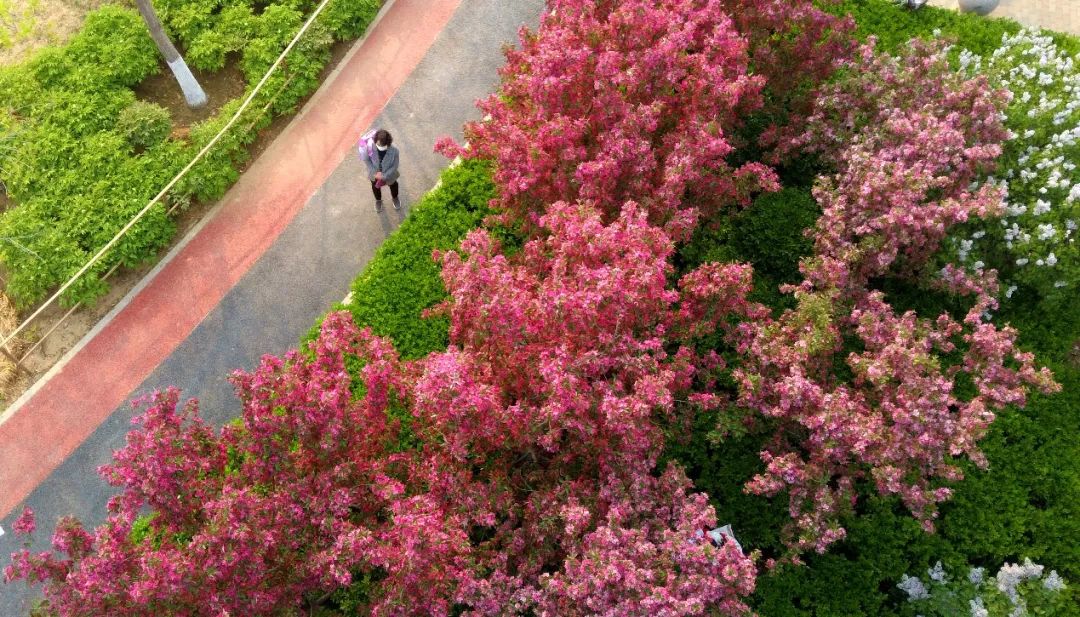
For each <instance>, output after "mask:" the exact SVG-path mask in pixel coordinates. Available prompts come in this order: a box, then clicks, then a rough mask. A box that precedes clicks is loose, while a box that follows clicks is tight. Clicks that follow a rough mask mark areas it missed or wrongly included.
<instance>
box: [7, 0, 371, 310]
mask: <svg viewBox="0 0 1080 617" xmlns="http://www.w3.org/2000/svg"><path fill="white" fill-rule="evenodd" d="M380 4H381V0H333V1H332V2H331V4H330V5H328V6H327V8H326V9H325V10H324V12H323V14H322V15H320V18H319V20H318V21H317V22H316V23H315V24H314V25H313V26H312V28H311V29H310V30H309V31H308V32H307V34H305V36H304V38H303V39H301V41H300V42H299V43H298V44H297V46H296V48H294V49H293V51H292V52H291V53H290V55H289V57H288V58H287V59H286V60H285V62H284V63H283V66H282V68H281V69H280V70H279V71H278V72H276V73H275V74H274V76H272V77H271V78H270V79H269V80H268V81H267V83H266V85H265V86H264V87H263V89H262V90H261V91H260V94H259V95H258V96H257V97H256V99H255V100H254V101H253V102H252V104H251V106H250V107H249V108H248V109H249V111H247V112H245V115H244V117H242V118H240V119H239V120H238V122H237V123H236V124H235V125H234V128H233V129H231V130H230V131H229V133H228V134H227V135H226V136H225V137H224V138H223V139H222V140H220V141H219V142H218V145H216V146H215V147H214V149H213V150H212V151H211V152H210V153H209V155H208V156H207V157H206V158H205V159H204V160H203V161H202V162H200V163H199V164H198V165H196V166H195V167H194V168H193V169H192V171H191V172H190V173H189V174H188V175H187V176H186V177H185V178H184V179H183V180H182V181H181V182H180V183H179V184H178V185H177V187H176V188H175V189H174V190H173V191H172V193H171V194H170V195H169V196H168V204H163V205H160V206H156V207H155V208H154V209H153V210H151V212H150V213H149V214H148V216H147V217H146V218H144V219H143V221H141V222H140V223H139V224H138V225H137V226H136V227H135V228H134V229H132V230H131V231H130V232H129V234H128V236H127V237H125V238H124V239H123V240H122V241H121V242H120V243H119V244H118V245H117V247H116V248H115V249H114V250H113V251H111V252H110V253H109V254H108V255H107V256H106V257H105V258H104V259H103V260H102V262H101V263H100V264H99V265H98V266H97V267H95V268H94V270H93V271H92V272H91V273H90V274H88V275H86V276H85V277H84V279H83V280H81V281H80V282H79V283H78V284H77V285H76V286H74V287H73V288H72V289H71V290H70V291H69V292H68V294H66V295H65V298H64V300H65V302H68V303H74V302H77V301H91V300H93V299H95V298H97V297H98V296H100V295H101V294H103V293H104V292H105V291H106V289H107V288H106V284H105V283H104V282H103V281H102V280H101V279H100V278H99V277H100V275H101V274H102V273H104V272H105V271H106V270H107V269H108V268H110V267H111V266H113V265H114V264H118V263H119V264H122V265H125V266H134V265H137V264H139V263H142V262H146V261H148V260H152V259H154V257H155V256H156V255H157V253H158V252H159V251H160V250H161V249H162V248H164V247H165V246H167V245H168V243H169V242H170V240H171V239H172V237H173V235H174V233H175V223H174V221H173V220H172V219H171V218H170V217H169V216H168V215H167V214H166V206H167V205H169V204H173V203H177V202H179V203H181V204H187V203H190V202H191V201H193V200H198V201H212V200H215V199H217V198H219V197H221V195H222V194H224V192H225V191H226V190H227V189H228V188H229V186H231V185H232V183H233V182H234V181H235V180H236V178H237V177H238V175H239V171H238V170H239V167H240V166H241V165H242V164H243V163H244V162H245V161H246V160H247V158H248V156H249V154H248V146H249V145H250V144H251V142H252V141H254V139H255V137H256V136H257V134H258V131H259V130H261V129H262V128H265V127H266V126H267V125H268V124H269V123H270V121H271V120H272V119H273V117H274V116H277V115H283V114H289V113H292V112H293V111H294V110H295V109H296V106H297V104H298V103H299V101H300V100H301V99H302V98H303V97H304V96H306V95H307V94H310V93H311V92H312V91H313V90H314V89H315V88H316V87H317V86H318V83H319V75H320V73H321V71H322V70H323V69H324V68H325V66H326V64H327V62H328V61H329V59H330V47H331V45H332V44H333V42H334V41H335V40H348V39H352V38H356V37H357V36H359V35H360V34H361V33H362V32H363V31H364V29H365V28H366V27H367V25H368V24H369V23H370V22H371V20H372V19H373V18H374V16H375V14H376V13H377V12H378V9H379V6H380ZM315 5H316V3H315V2H313V1H298V0H280V1H278V2H274V3H268V4H257V5H253V4H251V3H250V2H247V1H246V0H158V1H157V2H155V6H156V7H157V9H158V11H159V14H160V16H161V17H162V21H163V23H164V24H165V25H166V28H167V29H168V30H170V33H171V34H172V35H173V37H174V41H175V42H176V43H177V44H178V46H179V47H181V48H183V49H184V52H185V54H186V57H187V58H188V60H189V62H190V63H191V64H192V65H193V66H196V67H200V68H203V69H207V70H216V69H220V68H222V67H223V66H224V65H225V64H226V62H228V61H230V60H231V59H233V58H235V60H236V62H238V65H239V66H240V68H241V70H242V71H243V72H244V75H245V77H246V78H247V80H248V82H249V84H248V90H247V91H246V92H245V96H246V95H247V93H248V92H250V89H251V88H252V87H253V86H254V82H255V81H256V80H258V79H259V78H261V76H262V75H263V73H264V72H265V71H266V69H267V68H269V66H270V65H271V64H272V63H273V61H274V60H275V59H276V58H277V56H278V54H280V53H281V50H282V49H284V47H285V45H286V44H287V43H288V41H289V40H290V39H291V38H292V37H293V36H294V35H295V33H296V32H297V30H299V28H300V26H301V24H302V23H303V21H304V20H305V18H306V15H308V14H309V13H310V11H311V10H312V9H313V8H314V6H315ZM256 6H259V7H261V11H259V12H258V14H256V9H255V8H254V7H256ZM160 67H161V63H160V61H159V57H158V52H157V49H156V48H155V46H154V44H153V42H152V41H151V39H150V36H149V34H148V33H147V30H146V26H145V24H144V23H143V21H142V19H141V17H140V16H139V15H138V13H137V12H135V11H133V10H130V9H126V8H121V7H117V6H106V7H103V8H101V9H98V10H96V11H93V12H91V13H89V14H88V15H87V17H86V21H85V22H84V24H83V27H82V29H81V30H80V32H79V33H78V34H77V35H76V36H75V37H73V38H72V40H71V41H70V42H69V43H68V44H66V45H64V46H59V47H51V48H46V49H43V50H41V51H40V52H39V53H37V54H35V55H34V56H33V57H32V58H31V59H29V60H28V61H26V62H24V63H22V64H20V65H17V66H13V67H7V68H4V69H0V181H2V183H3V190H4V191H5V192H6V193H7V196H8V197H9V198H10V200H11V201H12V202H13V204H14V207H12V208H10V209H9V210H7V211H6V212H4V213H2V214H0V262H2V263H3V265H4V267H5V268H6V270H7V276H8V280H7V288H6V291H7V293H8V295H9V296H10V297H11V298H12V299H13V300H14V301H15V302H16V304H17V305H18V306H20V307H27V306H30V305H32V304H34V303H35V302H37V301H39V300H41V299H42V298H44V297H45V296H46V295H48V293H50V292H51V291H52V290H53V289H55V288H56V287H57V286H59V285H60V284H61V283H63V282H64V281H65V280H66V279H67V278H68V277H70V276H71V275H72V274H74V272H75V271H76V270H78V269H79V268H80V267H81V266H82V265H83V264H84V263H86V261H88V260H89V258H90V257H91V256H92V255H93V254H94V253H96V252H97V251H98V250H99V249H100V247H101V246H103V245H104V244H105V243H106V242H108V240H109V239H110V238H112V237H113V235H114V234H115V233H116V232H117V231H119V229H120V228H121V227H123V225H125V224H126V223H127V222H128V221H129V220H130V219H131V217H132V216H134V214H135V213H137V212H138V211H139V210H140V209H142V207H143V206H145V204H146V202H147V201H149V200H150V199H151V198H152V197H153V196H154V195H155V194H156V193H157V192H158V191H159V190H160V189H161V188H162V187H163V186H164V185H165V183H166V182H168V181H169V179H170V178H172V176H174V175H175V174H176V173H177V172H178V171H180V169H181V168H183V166H184V165H185V164H186V163H187V161H190V160H191V159H192V158H193V157H194V156H195V154H196V153H197V152H198V151H199V150H200V149H201V148H202V147H203V146H204V145H205V144H206V143H208V142H209V140H210V139H211V138H212V137H213V135H214V134H216V133H217V132H218V130H219V129H220V128H221V127H222V126H223V125H224V124H225V123H226V122H227V121H228V118H229V116H231V115H232V113H233V112H234V111H235V110H236V109H237V107H238V106H239V99H238V100H235V101H231V102H229V103H226V104H225V105H223V106H222V107H221V108H220V109H219V110H218V112H217V114H216V115H215V116H214V117H212V118H210V119H208V120H206V121H204V122H201V123H199V124H197V125H195V126H193V127H191V131H190V136H189V137H188V139H186V140H175V139H167V138H165V137H167V133H168V127H169V124H168V123H167V122H163V120H164V119H163V118H161V114H160V113H158V112H156V111H148V110H150V109H152V108H148V107H146V104H144V103H141V102H137V101H136V100H135V94H134V91H133V88H134V87H135V86H137V85H138V84H139V83H140V82H141V81H142V80H144V79H146V78H147V77H148V76H150V75H151V74H154V73H156V72H158V71H159V70H160ZM268 105H269V113H267V114H262V115H261V116H256V114H261V112H262V110H263V108H265V107H267V106H268Z"/></svg>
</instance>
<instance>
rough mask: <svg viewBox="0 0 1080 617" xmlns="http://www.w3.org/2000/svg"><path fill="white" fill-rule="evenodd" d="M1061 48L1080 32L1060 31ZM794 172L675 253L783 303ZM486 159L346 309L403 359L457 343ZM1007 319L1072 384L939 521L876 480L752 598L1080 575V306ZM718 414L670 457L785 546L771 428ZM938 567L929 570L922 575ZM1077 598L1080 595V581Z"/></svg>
mask: <svg viewBox="0 0 1080 617" xmlns="http://www.w3.org/2000/svg"><path fill="white" fill-rule="evenodd" d="M839 8H840V10H843V11H846V12H850V13H851V14H853V15H854V17H855V19H856V21H857V22H858V24H859V29H858V33H859V35H860V36H863V37H865V36H868V35H871V34H873V35H875V36H877V37H878V38H879V39H880V40H881V44H882V45H883V46H884V47H885V48H886V49H893V50H895V49H896V48H897V47H898V46H899V45H901V44H902V43H903V42H904V41H906V40H908V39H909V38H910V37H912V36H934V35H935V30H940V31H941V33H942V34H945V35H949V36H953V37H955V38H956V39H957V44H958V46H959V47H963V48H967V49H971V50H972V51H975V52H977V53H980V54H987V53H990V52H992V51H993V50H994V49H996V47H997V46H998V44H999V43H1000V41H1001V37H1002V35H1003V34H1005V33H1010V34H1011V33H1015V32H1017V31H1018V29H1019V26H1018V25H1017V24H1015V23H1013V22H1007V21H1000V20H986V19H979V18H973V17H970V16H964V15H958V14H956V13H953V12H950V11H942V10H936V9H924V10H922V11H918V12H909V11H905V10H903V9H899V8H897V7H895V6H893V5H891V4H890V3H889V2H887V0H846V1H844V2H842V3H841V6H840V7H839ZM1055 42H1056V43H1057V44H1058V45H1059V46H1060V47H1061V48H1063V49H1067V50H1080V41H1078V40H1077V39H1075V38H1072V37H1067V36H1064V35H1055ZM813 168H814V166H813V165H807V166H804V168H803V169H794V168H793V169H787V170H781V171H782V174H781V175H782V177H783V178H784V180H785V182H784V185H785V189H784V190H783V191H781V192H780V193H776V194H770V195H763V196H761V197H760V198H758V200H757V201H756V202H755V203H754V204H753V205H752V206H751V207H750V208H748V209H747V210H745V211H743V212H742V213H739V214H738V215H736V216H733V217H731V218H730V219H729V220H727V221H725V222H723V223H722V224H721V225H720V226H719V227H718V228H714V229H708V230H701V231H699V232H698V234H697V235H696V236H695V238H694V239H693V240H692V241H691V242H690V243H688V244H686V245H685V246H683V247H682V248H681V250H680V253H679V255H678V257H677V265H678V266H679V267H680V268H689V267H692V266H694V265H696V264H699V263H702V262H705V261H749V262H751V263H753V265H754V267H755V278H756V283H755V292H754V296H755V299H757V300H758V301H761V302H765V303H767V304H769V305H770V306H772V307H773V308H775V309H780V308H783V307H784V306H786V304H785V303H786V302H788V301H789V300H788V297H787V296H783V295H781V294H780V293H779V292H778V290H777V287H778V286H779V285H780V284H782V283H787V282H793V281H796V280H798V269H797V264H798V259H799V258H800V257H801V256H803V255H806V254H808V253H809V252H810V248H811V246H810V241H809V240H808V239H807V238H805V237H804V236H803V234H802V230H803V229H805V228H807V227H810V226H812V225H813V222H814V220H815V219H816V217H817V214H818V207H817V205H816V203H815V202H814V200H813V198H812V197H811V195H810V187H811V185H812V183H813V180H814V178H813V174H812V173H808V172H807V171H805V170H806V169H813ZM487 173H488V170H487V169H485V168H484V167H483V166H477V165H463V166H460V167H457V168H453V169H451V170H448V171H447V172H446V173H445V174H444V178H443V182H442V185H441V187H440V188H438V189H436V190H435V191H433V192H432V193H431V194H429V195H428V196H427V197H426V198H425V199H424V200H423V201H422V202H421V203H420V204H418V205H417V206H416V208H415V209H414V211H413V212H412V213H411V215H410V217H409V219H407V220H406V221H405V223H404V224H403V225H402V227H401V228H400V229H399V230H398V231H396V232H395V233H394V234H393V235H392V236H391V237H390V238H389V239H388V240H387V242H386V243H385V244H384V246H383V247H382V249H380V251H379V253H378V254H377V255H376V257H375V259H374V260H373V261H372V262H371V263H370V264H369V265H368V266H367V267H366V268H365V270H364V272H363V273H362V274H361V275H360V277H359V278H358V279H357V280H356V282H355V283H354V285H353V300H352V303H351V304H350V305H348V306H347V307H337V308H347V309H348V310H350V311H351V312H352V314H353V316H354V318H355V319H356V320H357V322H358V323H360V324H361V325H368V326H371V327H372V328H373V329H374V330H375V332H377V333H379V334H383V335H386V336H388V337H390V338H391V339H392V340H393V341H394V342H395V345H397V347H398V349H399V351H401V353H402V354H403V355H404V356H406V357H419V356H422V355H423V354H425V353H427V352H429V351H433V350H437V349H442V348H443V347H444V346H445V344H446V323H445V320H442V319H435V320H423V319H421V318H420V314H421V311H422V310H423V309H424V308H426V307H429V306H432V305H434V304H435V303H437V302H438V301H439V300H440V299H442V298H443V297H444V295H445V293H444V291H443V289H442V286H441V283H440V281H439V279H438V268H437V267H436V266H435V264H434V262H433V261H432V260H431V259H430V258H429V256H430V254H431V251H432V250H433V249H444V248H452V247H454V246H455V245H456V244H457V242H458V240H459V239H460V238H461V237H462V236H463V235H464V233H466V232H467V231H468V230H469V229H470V228H472V227H473V226H475V225H477V224H479V223H480V221H481V220H482V218H483V215H484V213H485V212H486V208H485V204H486V200H487V196H488V195H490V193H491V191H492V190H494V189H493V187H492V185H491V182H490V178H489V176H487ZM881 287H882V289H883V290H885V291H886V293H887V294H888V297H889V299H890V301H892V302H893V303H894V304H895V305H896V306H897V308H901V309H902V308H918V310H919V311H920V313H922V314H934V313H939V312H942V311H950V312H956V311H958V310H959V309H960V307H959V306H956V305H955V301H954V299H952V298H949V297H944V296H933V295H929V294H927V293H926V292H925V291H924V290H915V289H914V288H911V287H908V286H906V285H905V284H904V283H902V282H900V281H882V282H881ZM996 320H997V321H998V322H999V323H1006V322H1008V323H1011V324H1013V325H1014V326H1016V327H1017V328H1018V329H1019V330H1020V332H1021V339H1020V342H1021V346H1022V347H1024V348H1025V349H1028V350H1031V351H1033V352H1035V353H1036V355H1037V357H1038V359H1039V360H1040V362H1042V363H1044V364H1045V365H1047V366H1049V367H1050V368H1051V370H1053V371H1054V373H1055V375H1056V378H1057V379H1058V381H1059V382H1060V383H1061V384H1062V385H1063V392H1061V393H1060V394H1057V395H1054V396H1033V397H1032V398H1031V400H1030V401H1029V404H1028V406H1027V408H1026V409H1024V410H1022V411H1016V410H1012V411H1009V412H1006V413H1004V414H1002V415H1001V416H999V418H998V420H997V422H995V424H994V426H993V429H992V431H991V433H990V435H989V436H988V437H987V438H986V439H985V440H984V442H983V443H982V447H983V450H984V451H985V453H986V455H987V457H988V459H989V461H990V467H989V469H988V470H987V471H979V470H977V469H975V468H974V467H973V466H972V465H970V464H968V465H966V467H965V473H966V476H967V477H966V479H965V480H963V481H962V482H960V483H958V484H957V485H956V486H955V489H956V492H955V496H954V498H953V499H952V500H951V501H949V502H947V503H945V504H944V505H943V507H942V508H941V517H940V519H939V523H938V530H937V532H936V533H934V534H927V533H925V532H924V531H923V530H922V529H921V528H920V526H919V524H918V523H917V522H916V521H915V520H914V519H913V518H912V517H911V516H910V514H909V513H908V512H907V511H906V510H905V509H904V508H903V507H902V506H901V504H900V503H899V501H898V500H895V499H883V498H880V497H877V496H876V495H875V494H874V493H873V491H872V490H868V491H864V495H863V497H862V498H861V499H860V502H859V506H858V515H857V516H856V517H853V518H851V519H850V520H847V521H845V522H844V525H845V527H846V528H847V529H848V538H847V540H845V541H843V542H839V543H837V544H836V545H835V546H833V547H832V550H831V551H830V552H829V553H827V554H825V555H810V556H808V557H807V566H806V567H798V568H794V567H786V568H784V569H781V570H779V571H777V572H775V573H774V574H771V575H765V576H762V577H760V578H759V579H758V588H757V591H756V593H755V594H754V596H753V598H752V602H753V604H754V607H755V609H756V610H757V611H758V612H759V613H760V614H762V615H766V616H768V617H789V616H790V617H796V616H800V617H801V616H807V617H809V616H819V617H823V616H838V617H839V616H854V615H910V614H912V612H911V609H910V608H909V607H908V606H906V604H905V602H904V601H903V599H904V595H903V593H902V592H901V591H899V590H898V589H897V588H896V584H897V582H898V581H899V580H900V577H901V576H902V575H903V574H905V573H910V574H914V575H916V576H919V575H924V573H925V570H926V569H927V568H928V567H929V566H931V565H933V564H934V563H935V562H936V561H938V560H941V561H943V562H944V563H945V564H946V566H947V567H949V568H950V571H952V572H965V571H966V570H965V569H964V567H965V566H966V565H972V566H983V567H986V568H987V569H988V570H990V571H991V572H994V571H996V569H997V568H998V567H1000V566H1001V564H1002V563H1003V562H1005V561H1018V560H1020V559H1022V558H1024V557H1030V558H1031V559H1033V560H1035V561H1037V562H1039V563H1042V564H1044V565H1045V566H1046V567H1047V569H1048V570H1049V569H1051V568H1053V569H1056V570H1057V571H1058V572H1060V573H1061V574H1062V576H1064V577H1065V579H1066V580H1067V581H1071V582H1074V583H1076V582H1080V440H1078V439H1077V437H1076V436H1077V435H1078V434H1080V388H1078V386H1080V352H1078V348H1077V345H1078V344H1080V312H1078V311H1075V310H1072V307H1070V306H1068V305H1067V303H1066V304H1062V303H1060V302H1054V301H1049V300H1044V299H1043V298H1041V297H1039V296H1038V295H1025V296H1022V297H1021V296H1018V297H1017V298H1015V299H1014V300H1012V301H1011V302H1009V303H1006V304H1005V305H1004V306H1003V308H1002V310H1001V311H1000V312H999V313H998V315H997V317H996ZM716 424H717V418H716V417H710V416H702V417H701V418H699V421H698V424H697V426H696V427H695V430H694V431H692V433H691V434H690V435H682V436H673V439H672V445H671V447H670V450H669V452H668V456H670V457H672V458H676V459H678V460H679V461H681V462H682V463H683V464H684V465H686V466H687V468H688V472H689V474H690V476H691V477H692V478H693V479H694V481H695V483H696V485H697V487H698V488H699V489H701V490H704V491H706V492H708V494H709V495H710V496H711V497H712V500H713V503H714V505H715V506H716V508H717V513H718V516H719V518H720V522H721V523H730V524H732V525H733V527H734V529H735V532H736V534H737V535H738V537H739V539H740V540H741V541H742V542H743V544H744V545H745V546H748V547H751V548H756V549H763V550H764V551H766V552H767V553H769V552H772V553H775V552H779V551H780V550H781V545H780V541H779V530H780V528H781V527H782V526H783V525H784V524H785V523H786V522H787V521H788V520H789V518H788V514H787V500H786V496H784V495H781V496H779V497H777V498H775V499H772V500H767V499H763V498H760V497H756V496H751V495H746V494H744V493H743V492H742V486H743V484H744V483H745V482H746V480H747V479H749V478H750V477H751V476H752V475H754V474H755V473H757V472H758V471H759V470H760V468H761V462H760V459H759V458H758V451H759V450H760V449H761V439H762V438H761V437H760V436H757V435H754V434H748V435H742V436H739V437H734V438H733V437H729V438H727V439H726V440H724V441H719V440H718V439H716V438H715V437H714V434H713V431H714V429H715V427H716ZM924 578H925V577H924ZM1067 593H1071V594H1072V600H1078V599H1080V595H1077V594H1076V589H1075V588H1072V589H1071V590H1070V591H1069V592H1067ZM1078 607H1080V601H1070V602H1067V607H1066V608H1065V609H1064V611H1063V612H1059V613H1056V614H1058V615H1080V608H1078Z"/></svg>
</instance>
